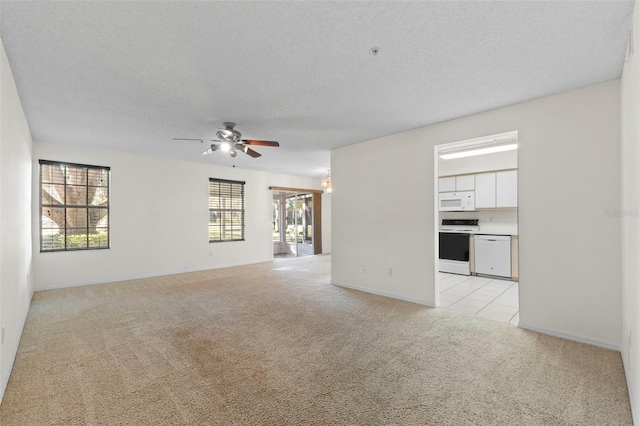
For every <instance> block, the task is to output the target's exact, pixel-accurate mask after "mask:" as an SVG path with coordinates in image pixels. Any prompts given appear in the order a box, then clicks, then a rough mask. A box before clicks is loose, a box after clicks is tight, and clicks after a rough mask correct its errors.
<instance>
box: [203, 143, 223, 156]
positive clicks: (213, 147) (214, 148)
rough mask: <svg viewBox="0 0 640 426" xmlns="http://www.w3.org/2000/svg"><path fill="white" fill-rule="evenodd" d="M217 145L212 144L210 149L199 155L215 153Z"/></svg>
mask: <svg viewBox="0 0 640 426" xmlns="http://www.w3.org/2000/svg"><path fill="white" fill-rule="evenodd" d="M218 148H219V147H218V145H216V144H214V143H212V144H211V147H210V148H209V149H207V150H205V151H202V152H201V154H202V155H207V154H211V153H212V152H213V151H217V150H218Z"/></svg>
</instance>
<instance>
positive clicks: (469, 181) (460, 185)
mask: <svg viewBox="0 0 640 426" xmlns="http://www.w3.org/2000/svg"><path fill="white" fill-rule="evenodd" d="M475 176H476V175H463V176H449V177H444V178H440V179H439V181H438V192H454V191H473V190H474V189H475Z"/></svg>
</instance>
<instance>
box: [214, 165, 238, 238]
mask: <svg viewBox="0 0 640 426" xmlns="http://www.w3.org/2000/svg"><path fill="white" fill-rule="evenodd" d="M244 185H245V182H242V181H233V180H225V179H215V178H210V179H209V242H210V243H213V242H222V241H244V229H245V209H244Z"/></svg>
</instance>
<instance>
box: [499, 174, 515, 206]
mask: <svg viewBox="0 0 640 426" xmlns="http://www.w3.org/2000/svg"><path fill="white" fill-rule="evenodd" d="M496 207H518V171H517V170H507V171H504V172H497V173H496Z"/></svg>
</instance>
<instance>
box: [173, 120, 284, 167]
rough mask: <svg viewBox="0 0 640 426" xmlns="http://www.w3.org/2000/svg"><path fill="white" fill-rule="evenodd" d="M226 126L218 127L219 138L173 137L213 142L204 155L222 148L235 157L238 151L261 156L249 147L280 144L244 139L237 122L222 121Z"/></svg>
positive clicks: (176, 139) (252, 155) (251, 155)
mask: <svg viewBox="0 0 640 426" xmlns="http://www.w3.org/2000/svg"><path fill="white" fill-rule="evenodd" d="M222 124H223V126H224V128H221V129H218V131H217V132H216V136H217V137H218V138H219V139H188V138H173V140H174V141H200V142H204V141H205V140H206V141H211V142H213V143H212V144H211V146H210V147H209V148H208V149H207V150H205V151H202V155H206V154H211V153H212V152H214V151H217V150H220V151H222V152H228V153H229V155H230V156H232V157H235V156H236V155H238V151H242V152H244V153H245V154H247V155H249V156H250V157H253V158H256V157H260V156H261V155H262V154H260V153H259V152H256V151H254V150H253V149H251V148H249V145H254V146H274V147H276V146H280V144H279V143H278V142H276V141H262V140H258V139H242V134H241V133H240V132H239V131H237V130H236V129H234V127H235V125H236V123H230V122H225V123H222Z"/></svg>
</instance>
